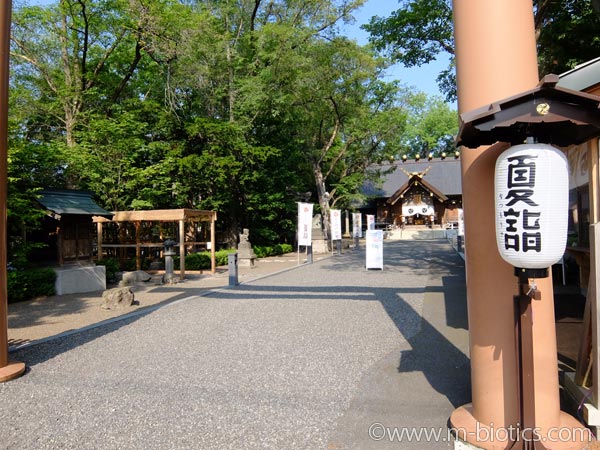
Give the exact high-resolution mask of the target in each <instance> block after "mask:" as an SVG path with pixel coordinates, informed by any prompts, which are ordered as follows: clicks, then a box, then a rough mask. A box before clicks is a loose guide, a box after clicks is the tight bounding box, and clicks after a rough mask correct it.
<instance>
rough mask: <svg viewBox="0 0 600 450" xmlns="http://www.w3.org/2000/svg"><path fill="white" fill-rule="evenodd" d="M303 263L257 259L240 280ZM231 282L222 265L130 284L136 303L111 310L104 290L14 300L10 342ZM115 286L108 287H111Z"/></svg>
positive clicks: (244, 269) (15, 343)
mask: <svg viewBox="0 0 600 450" xmlns="http://www.w3.org/2000/svg"><path fill="white" fill-rule="evenodd" d="M325 256H327V255H323V256H320V257H316V260H318V259H320V258H323V257H325ZM302 263H304V260H303V259H300V258H299V257H298V255H297V254H296V253H290V254H287V255H282V256H277V257H271V258H263V259H260V260H257V261H256V264H255V267H253V268H250V267H242V266H240V267H239V276H238V279H239V282H240V283H243V282H247V281H250V280H252V279H256V278H260V277H263V276H266V275H269V274H271V273H275V272H279V271H281V270H286V269H289V268H293V267H295V266H297V265H298V264H302ZM228 284H229V273H228V272H227V268H226V267H219V268H217V272H216V273H215V274H211V273H210V272H208V273H188V272H186V278H185V280H183V281H180V282H178V283H176V284H174V285H163V284H157V283H155V282H154V281H149V282H146V283H137V284H135V285H133V286H130V287H131V290H132V291H133V292H134V295H135V304H134V305H133V306H131V307H129V308H126V309H121V310H114V311H111V310H106V309H102V308H101V307H100V305H101V303H102V292H103V291H98V292H90V293H82V294H68V295H55V296H52V297H43V298H38V299H35V300H29V301H25V302H18V303H11V304H9V305H8V344H9V347H13V348H14V347H17V346H20V345H23V344H27V343H29V342H32V341H37V340H39V339H44V338H47V337H50V336H55V335H57V334H60V333H64V332H67V331H71V330H77V329H79V328H83V327H86V326H90V325H93V324H96V323H99V322H102V321H104V320H108V319H112V318H114V317H117V316H121V315H123V314H129V313H132V312H135V311H139V310H141V309H144V308H148V307H152V306H154V305H157V304H162V303H167V302H172V301H176V300H179V299H182V298H186V297H190V296H194V295H198V294H200V293H201V292H202V291H205V290H208V289H215V288H223V287H226V286H228ZM115 286H116V285H115ZM115 286H107V288H111V287H115Z"/></svg>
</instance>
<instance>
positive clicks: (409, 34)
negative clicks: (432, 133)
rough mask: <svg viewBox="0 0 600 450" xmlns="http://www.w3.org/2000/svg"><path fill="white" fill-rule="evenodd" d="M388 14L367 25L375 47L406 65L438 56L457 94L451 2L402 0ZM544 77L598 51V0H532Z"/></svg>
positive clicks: (442, 79) (442, 77)
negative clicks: (445, 63) (445, 61)
mask: <svg viewBox="0 0 600 450" xmlns="http://www.w3.org/2000/svg"><path fill="white" fill-rule="evenodd" d="M399 4H400V7H399V8H398V9H397V10H396V11H394V12H393V13H392V14H391V15H390V16H389V17H373V18H372V19H371V21H370V22H369V24H367V25H364V29H365V30H367V31H368V32H369V33H370V34H371V37H370V41H371V42H372V44H373V45H374V47H375V48H376V49H377V50H378V51H380V52H382V53H384V54H386V55H388V56H389V57H390V58H392V59H393V60H394V61H396V62H399V63H401V64H404V65H405V66H406V67H414V66H422V65H423V64H427V63H429V62H431V61H433V60H435V59H437V58H438V57H439V56H440V55H442V54H446V55H450V57H451V58H450V65H449V67H448V68H447V69H445V70H444V71H442V72H441V73H440V74H439V75H438V84H439V87H440V91H441V92H443V93H444V94H445V96H446V99H447V100H453V99H455V98H456V80H455V77H454V58H453V55H454V36H453V22H452V0H401V1H400V2H399ZM533 4H534V16H535V30H536V38H537V46H538V60H539V70H540V78H541V77H543V76H544V75H547V74H549V73H556V74H560V73H562V72H565V71H567V70H569V69H572V68H573V67H575V66H576V65H577V64H580V63H582V62H585V61H588V60H590V59H593V58H596V57H597V56H598V55H599V54H600V2H598V1H597V0H593V1H590V0H565V1H560V2H558V1H554V0H533Z"/></svg>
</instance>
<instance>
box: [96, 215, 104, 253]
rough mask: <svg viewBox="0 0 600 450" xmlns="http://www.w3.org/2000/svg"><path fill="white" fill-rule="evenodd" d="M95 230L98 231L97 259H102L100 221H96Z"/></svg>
mask: <svg viewBox="0 0 600 450" xmlns="http://www.w3.org/2000/svg"><path fill="white" fill-rule="evenodd" d="M96 230H97V232H98V255H97V258H96V259H97V260H100V259H102V254H103V252H104V250H103V249H102V244H103V242H102V222H98V223H96Z"/></svg>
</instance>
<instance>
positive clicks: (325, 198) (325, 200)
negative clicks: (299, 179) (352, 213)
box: [313, 162, 330, 240]
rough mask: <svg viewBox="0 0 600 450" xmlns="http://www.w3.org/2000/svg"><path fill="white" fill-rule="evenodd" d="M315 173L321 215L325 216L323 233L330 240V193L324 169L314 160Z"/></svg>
mask: <svg viewBox="0 0 600 450" xmlns="http://www.w3.org/2000/svg"><path fill="white" fill-rule="evenodd" d="M313 174H314V177H315V184H316V186H317V196H318V198H319V205H320V206H321V216H322V218H323V220H322V224H323V235H324V236H325V240H329V237H330V233H329V229H330V226H329V193H328V192H327V188H326V186H325V179H324V178H323V171H322V170H321V166H320V165H319V164H318V163H314V162H313Z"/></svg>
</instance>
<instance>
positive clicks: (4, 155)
mask: <svg viewBox="0 0 600 450" xmlns="http://www.w3.org/2000/svg"><path fill="white" fill-rule="evenodd" d="M11 9H12V2H11V1H10V0H6V1H3V2H1V3H0V243H2V245H0V382H5V381H8V380H12V379H13V378H17V377H19V376H21V375H22V374H23V372H25V364H23V363H21V362H11V361H9V359H8V290H7V276H8V274H7V272H6V263H7V259H8V256H7V253H6V242H7V232H6V215H7V196H8V183H7V164H8V163H7V160H8V61H9V49H10V16H11Z"/></svg>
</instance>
